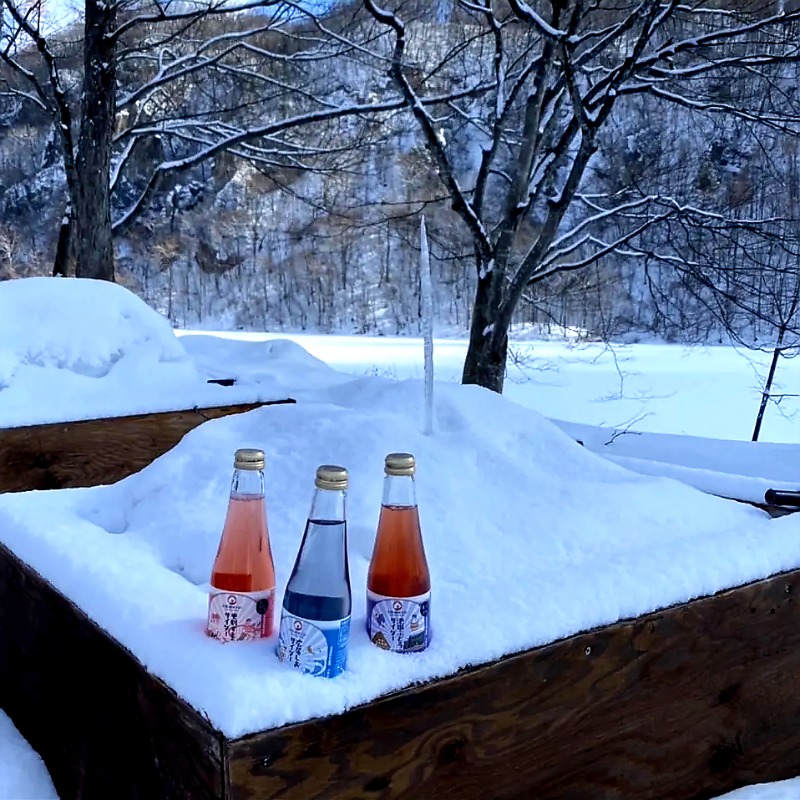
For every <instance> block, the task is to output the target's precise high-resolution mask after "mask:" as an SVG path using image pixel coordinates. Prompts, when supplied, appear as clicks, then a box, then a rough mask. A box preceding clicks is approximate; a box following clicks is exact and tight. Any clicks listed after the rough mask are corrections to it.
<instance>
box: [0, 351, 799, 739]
mask: <svg viewBox="0 0 800 800" xmlns="http://www.w3.org/2000/svg"><path fill="white" fill-rule="evenodd" d="M296 355H300V354H296ZM285 360H286V363H285V365H284V367H285V370H286V373H287V377H286V380H287V381H288V380H290V379H291V380H295V381H298V382H300V380H299V379H300V378H301V376H302V369H303V363H305V362H307V359H306V358H305V356H303V357H302V359H298V360H297V362H296V363H295V362H293V358H292V357H289V356H288V355H287V357H286V359H285ZM436 393H437V397H436V419H435V433H434V435H432V436H424V435H422V433H421V432H420V431H421V427H422V414H421V409H422V402H423V385H422V382H420V381H403V382H397V381H390V380H385V379H380V378H361V379H358V380H355V381H351V382H347V383H342V382H338V381H337V382H336V384H335V385H330V386H328V388H320V389H318V390H316V392H308V394H307V396H306V397H305V398H304V399H303V400H302V402H298V403H297V405H293V406H292V405H289V406H273V407H265V408H261V409H257V410H255V411H252V412H249V413H247V414H242V415H238V416H235V417H227V418H224V419H219V420H214V421H211V422H208V423H205V424H203V425H202V426H200V427H199V428H197V429H195V430H194V431H192V432H191V433H189V434H188V435H187V436H186V437H185V438H184V439H183V440H182V442H181V443H180V444H179V445H178V446H177V447H176V448H175V449H174V450H172V451H170V452H169V453H167V454H165V455H164V456H162V457H161V458H159V459H158V460H157V461H155V462H154V463H153V464H151V465H150V466H149V467H147V468H146V469H144V470H143V471H142V472H140V473H138V474H136V475H133V476H131V477H130V478H128V479H126V480H124V481H121V482H120V483H118V484H115V485H113V486H106V487H97V488H90V489H75V490H64V491H59V492H46V493H45V492H36V493H29V494H18V495H5V496H2V497H0V540H2V541H3V542H4V543H5V544H7V545H8V546H9V547H10V548H11V549H12V550H13V551H14V552H16V553H17V554H18V555H19V556H20V557H21V558H23V559H24V560H25V561H27V562H28V563H30V564H31V565H32V566H33V567H34V568H35V569H36V570H37V571H39V572H40V573H41V574H42V575H43V576H44V577H45V578H46V579H47V580H49V581H51V582H52V583H53V584H54V585H55V586H57V587H58V588H59V589H60V590H61V591H62V592H63V593H64V594H66V595H67V596H68V597H70V598H71V599H72V600H73V601H75V602H76V603H77V604H78V605H80V606H81V607H82V608H83V609H85V610H86V612H87V613H88V614H89V615H90V616H91V617H93V618H94V619H95V620H96V621H97V622H98V623H99V624H100V625H102V626H103V627H104V628H105V629H106V630H108V631H109V632H110V633H111V634H112V635H113V636H115V637H116V638H117V639H118V640H119V641H120V642H121V643H122V644H123V645H125V646H126V647H128V648H129V649H130V650H132V652H134V653H135V654H136V656H137V657H138V658H139V659H141V661H142V662H143V663H144V664H145V665H146V666H147V667H148V668H149V669H150V670H151V671H152V672H154V673H155V674H156V675H159V676H160V677H162V678H163V679H164V680H165V681H166V682H167V683H168V684H170V685H171V686H172V687H173V688H174V689H175V690H176V691H177V692H178V693H179V694H180V695H182V696H183V697H184V698H185V699H186V700H187V701H188V702H189V703H190V704H192V705H193V706H194V707H195V708H197V709H201V710H203V711H204V712H206V713H207V714H208V715H209V716H210V719H211V720H212V722H213V723H214V724H215V725H216V726H217V727H218V728H219V729H220V730H222V731H223V732H224V733H226V734H227V735H229V736H238V735H243V734H245V733H248V732H251V731H256V730H260V729H263V728H269V727H272V726H278V725H282V724H286V723H290V722H293V721H300V720H304V719H308V718H312V717H317V716H324V715H328V714H334V713H339V712H341V711H343V710H345V709H346V708H349V707H352V706H354V705H357V704H359V703H363V702H366V701H370V700H372V699H374V698H376V697H378V696H380V695H382V694H385V693H387V692H390V691H392V690H395V689H400V688H402V687H406V686H408V685H410V684H413V683H415V682H420V681H427V680H430V679H433V678H436V677H440V676H445V675H449V674H452V673H454V672H455V671H457V670H458V669H460V668H462V667H465V666H468V665H475V664H481V663H485V662H488V661H491V660H493V659H497V658H499V657H501V656H503V655H506V654H509V653H513V652H516V651H520V650H523V649H525V648H529V647H532V646H535V645H540V644H543V643H546V642H550V641H553V640H554V639H557V638H559V637H563V636H568V635H570V634H574V633H577V632H579V631H581V630H585V629H588V628H591V627H593V626H597V625H603V624H607V623H611V622H614V621H616V620H618V619H621V618H625V617H632V616H637V615H640V614H643V613H646V612H649V611H653V610H655V609H658V608H661V607H664V606H667V605H670V604H672V603H679V602H683V601H686V600H689V599H690V598H693V597H697V596H700V595H706V594H710V593H713V592H715V591H717V590H720V589H723V588H727V587H732V586H735V585H739V584H742V583H745V582H748V581H752V580H755V579H759V578H763V577H765V576H768V575H770V574H773V573H776V572H779V571H782V570H787V569H792V568H796V567H798V566H800V536H798V527H800V518H798V517H794V518H793V517H785V518H782V519H778V520H770V519H769V517H768V516H767V515H766V514H764V513H762V512H760V511H757V510H756V509H753V508H751V507H746V506H741V505H739V504H735V503H731V502H727V501H723V500H720V499H718V498H714V497H711V496H708V495H704V494H701V493H700V492H698V491H696V490H694V489H692V488H690V487H687V486H685V485H683V484H680V483H677V482H674V481H671V480H668V479H663V478H652V477H646V476H642V475H639V474H636V473H633V472H629V471H627V470H625V469H623V468H621V467H619V466H617V465H614V464H612V463H609V462H608V461H606V460H603V459H601V458H600V457H598V456H596V455H594V454H593V453H591V452H589V451H588V450H587V449H585V448H582V447H580V446H579V445H578V444H576V443H575V442H574V441H573V440H572V439H570V438H569V437H568V436H567V435H566V434H564V433H563V432H562V431H560V430H559V429H558V428H557V427H556V426H554V425H553V424H552V423H550V422H548V421H547V420H545V419H544V418H543V417H541V416H540V415H539V414H537V413H536V412H534V411H530V410H528V409H525V408H522V407H521V406H518V405H516V404H515V403H513V402H511V401H509V400H507V399H505V398H503V397H501V396H498V395H495V394H493V393H491V392H487V391H484V390H482V389H479V388H477V387H462V386H459V385H451V384H439V385H437V388H436ZM312 395H313V396H312ZM241 446H248V447H262V448H263V449H264V450H265V451H266V453H267V458H268V464H267V481H268V483H267V487H268V498H267V500H268V505H269V522H270V532H271V539H272V547H273V552H274V556H275V562H276V569H277V571H278V587H277V590H278V594H279V596H280V597H282V595H283V591H284V588H285V583H286V580H287V578H288V573H289V570H290V569H291V565H292V563H293V560H294V557H295V554H296V552H297V547H298V545H299V542H300V536H301V534H302V530H303V525H304V523H305V518H306V514H307V513H308V506H309V502H310V499H311V492H312V480H313V474H314V469H315V468H316V466H317V465H318V464H320V463H331V462H332V463H341V464H344V465H345V466H347V467H348V468H349V469H350V474H351V484H350V490H349V493H348V519H349V547H350V565H351V579H352V586H353V598H354V603H353V625H352V629H351V630H352V634H351V644H350V655H349V661H348V668H347V671H346V672H345V674H343V675H342V676H340V677H338V678H336V679H335V680H322V679H315V678H311V677H308V676H303V675H299V674H296V673H295V672H294V671H292V670H291V669H290V668H288V667H286V666H285V665H282V664H280V663H279V662H278V660H277V659H276V657H275V655H274V647H275V642H274V641H272V642H257V643H252V644H250V643H248V644H244V645H242V646H238V645H222V644H220V643H218V642H215V641H212V640H210V639H207V638H206V637H205V636H204V635H203V626H204V622H205V616H206V608H207V605H206V604H207V599H206V586H205V583H206V581H207V580H208V577H209V572H210V568H211V563H212V561H213V558H214V554H215V552H216V547H217V543H218V540H219V534H220V530H221V528H222V523H223V517H224V514H225V509H226V504H227V494H228V489H229V481H230V474H231V466H232V464H231V462H232V456H233V451H234V449H235V448H237V447H241ZM392 450H408V451H410V452H412V453H414V454H415V455H416V456H417V459H418V465H419V472H418V492H419V500H420V513H421V519H422V525H423V532H424V536H425V542H426V547H427V550H428V559H429V562H430V566H431V573H432V580H433V601H432V613H433V615H434V619H433V625H434V630H435V635H434V641H433V644H432V646H431V648H430V649H429V650H428V651H426V652H425V653H423V654H420V655H418V656H417V655H415V656H400V655H393V654H390V653H386V652H384V651H383V650H379V649H378V648H376V647H374V646H373V645H372V644H371V643H370V642H369V641H368V639H367V635H366V632H365V630H364V620H365V597H364V594H365V581H366V571H367V567H368V562H369V558H370V555H371V551H372V544H373V538H374V533H375V525H376V522H377V517H378V510H379V504H380V498H381V486H382V478H383V472H382V466H383V457H384V455H385V454H386V453H387V452H389V451H392Z"/></svg>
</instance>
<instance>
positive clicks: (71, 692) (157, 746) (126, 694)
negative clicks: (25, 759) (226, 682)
mask: <svg viewBox="0 0 800 800" xmlns="http://www.w3.org/2000/svg"><path fill="white" fill-rule="evenodd" d="M0 708H2V709H3V710H4V711H6V712H7V713H8V715H9V716H10V717H11V719H12V720H13V721H14V723H15V725H16V726H17V727H18V728H19V730H20V732H21V733H22V735H23V736H24V737H25V738H26V739H27V740H28V741H29V742H30V744H31V745H32V746H33V748H34V749H35V750H36V751H37V752H38V753H39V754H40V755H41V756H42V758H43V759H44V760H45V763H46V765H47V768H48V769H49V770H50V775H51V777H52V779H53V782H54V784H55V787H56V791H57V792H58V795H59V797H60V800H211V799H212V798H213V799H214V800H219V798H221V797H222V796H223V787H224V780H223V773H224V765H223V742H222V737H221V736H220V735H219V734H217V733H216V732H215V731H214V730H213V728H212V727H211V726H210V725H209V724H208V723H207V722H206V721H205V720H204V719H203V717H202V716H201V715H200V714H198V713H197V712H196V711H195V710H194V709H192V708H190V707H189V706H188V705H187V704H186V703H184V702H183V701H182V700H181V699H180V698H179V697H178V696H177V695H176V694H175V693H174V692H173V691H172V690H171V689H169V688H168V687H167V686H165V685H164V683H162V682H161V681H160V680H158V679H157V678H155V677H153V676H152V675H150V674H149V673H148V672H147V671H146V670H145V669H144V668H143V667H142V666H141V664H140V663H139V662H138V661H137V660H136V659H135V658H134V657H133V656H132V655H131V654H130V652H128V651H127V650H125V649H124V648H123V647H122V646H121V645H119V644H118V643H117V642H116V641H115V640H113V639H111V638H110V637H109V636H108V635H107V634H106V633H105V632H104V631H102V630H101V629H100V628H98V627H97V626H96V625H95V624H94V623H93V622H92V621H91V620H90V619H89V618H88V617H86V615H85V614H84V613H83V612H82V611H80V609H78V608H77V607H76V606H74V605H73V604H72V603H70V602H69V601H68V600H66V599H65V598H64V597H63V595H61V594H60V593H59V592H57V591H56V590H55V589H54V588H53V587H52V586H51V585H50V584H49V583H47V582H46V581H45V580H43V579H42V578H41V577H40V576H39V575H38V574H36V573H35V572H33V571H32V570H31V569H30V568H29V567H28V566H26V565H24V564H23V563H22V562H20V561H19V560H18V559H17V558H16V556H14V555H13V554H12V553H11V552H10V551H9V550H8V549H7V548H5V547H3V546H2V545H0Z"/></svg>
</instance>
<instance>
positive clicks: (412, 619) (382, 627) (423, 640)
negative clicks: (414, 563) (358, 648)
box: [367, 591, 431, 653]
mask: <svg viewBox="0 0 800 800" xmlns="http://www.w3.org/2000/svg"><path fill="white" fill-rule="evenodd" d="M430 613H431V593H430V592H426V593H425V594H420V595H417V596H416V597H386V596H385V595H382V594H375V592H370V591H367V634H368V635H369V638H370V641H371V642H372V643H373V644H375V645H377V646H378V647H380V648H382V649H383V650H391V651H392V652H394V653H419V652H420V651H422V650H424V649H425V648H426V647H427V646H428V645H429V644H430V642H431V616H430Z"/></svg>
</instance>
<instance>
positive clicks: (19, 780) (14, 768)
mask: <svg viewBox="0 0 800 800" xmlns="http://www.w3.org/2000/svg"><path fill="white" fill-rule="evenodd" d="M0 800H58V795H57V794H56V790H55V789H54V788H53V782H52V781H51V780H50V775H49V774H48V772H47V768H46V767H45V765H44V763H43V762H42V759H41V758H39V756H38V755H37V754H36V753H35V752H34V750H33V749H32V748H31V746H30V745H29V744H28V743H27V742H26V741H25V740H24V739H23V738H22V736H20V733H19V731H18V730H17V729H16V728H15V727H14V724H13V723H12V722H11V720H10V719H9V718H8V717H7V716H6V715H5V714H4V713H3V712H2V711H0Z"/></svg>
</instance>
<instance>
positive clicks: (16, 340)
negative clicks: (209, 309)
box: [0, 278, 277, 427]
mask: <svg viewBox="0 0 800 800" xmlns="http://www.w3.org/2000/svg"><path fill="white" fill-rule="evenodd" d="M271 388H272V391H271V392H268V394H273V395H274V396H275V397H276V396H277V392H276V390H275V389H274V387H271ZM234 395H236V393H234V392H230V391H228V392H225V391H224V389H223V387H219V386H213V385H209V384H208V383H207V382H206V379H205V378H204V377H203V376H202V375H201V374H200V372H199V371H198V370H197V368H196V367H195V365H194V362H193V361H192V360H191V359H190V358H189V356H188V354H187V353H186V351H185V350H184V348H183V346H182V345H181V343H180V341H179V340H178V339H177V338H176V336H175V334H174V332H173V330H172V327H171V326H170V324H169V322H168V321H167V320H166V319H165V318H164V317H162V316H161V315H160V314H159V313H157V312H156V311H154V310H153V309H152V308H150V307H149V306H148V305H147V304H146V303H144V301H142V300H140V299H139V298H138V297H137V296H136V295H135V294H133V293H132V292H130V291H128V290H127V289H125V288H124V287H122V286H119V285H117V284H114V283H109V282H107V281H97V280H89V279H83V278H21V279H18V280H11V281H4V282H2V283H0V426H2V427H13V426H18V425H30V424H37V423H45V422H56V421H62V420H78V419H87V418H92V417H106V416H118V415H122V414H136V413H143V412H148V411H165V410H172V409H176V408H186V407H189V408H191V407H193V406H194V405H208V404H212V403H217V402H221V403H225V402H241V397H240V396H241V395H242V392H241V391H239V392H238V395H237V396H234ZM250 395H251V396H252V395H253V392H252V390H251V391H250ZM254 399H255V398H254ZM257 399H261V398H260V397H259V398H257ZM270 399H272V398H270Z"/></svg>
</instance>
